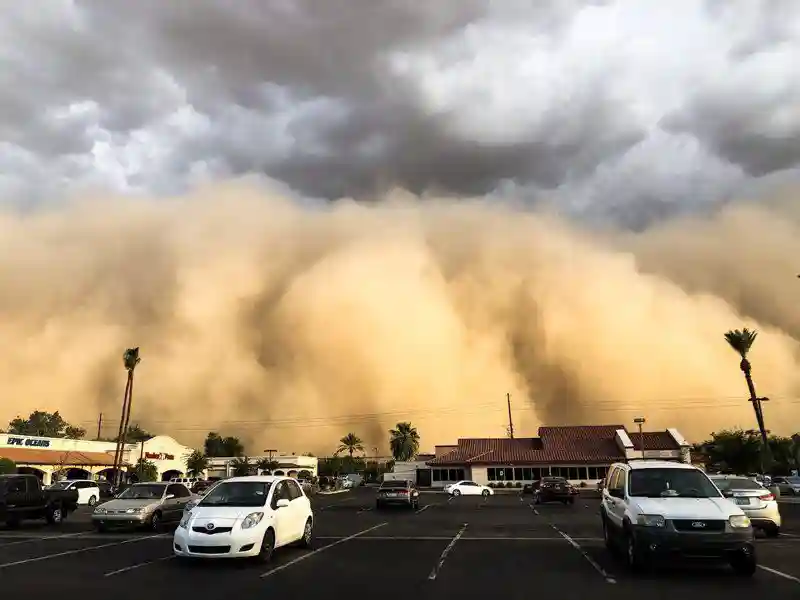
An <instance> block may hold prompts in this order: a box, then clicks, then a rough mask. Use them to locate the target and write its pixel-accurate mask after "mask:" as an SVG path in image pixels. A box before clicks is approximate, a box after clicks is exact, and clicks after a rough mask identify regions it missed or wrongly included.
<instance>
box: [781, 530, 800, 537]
mask: <svg viewBox="0 0 800 600" xmlns="http://www.w3.org/2000/svg"><path fill="white" fill-rule="evenodd" d="M781 536H786V537H790V538H800V535H794V534H793V533H783V532H782V531H781Z"/></svg>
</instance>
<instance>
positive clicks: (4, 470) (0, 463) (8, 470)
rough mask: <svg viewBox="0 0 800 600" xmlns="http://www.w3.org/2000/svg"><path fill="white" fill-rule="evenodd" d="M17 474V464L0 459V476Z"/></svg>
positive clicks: (6, 459)
mask: <svg viewBox="0 0 800 600" xmlns="http://www.w3.org/2000/svg"><path fill="white" fill-rule="evenodd" d="M16 472H17V464H16V463H15V462H14V461H13V460H11V459H10V458H2V457H0V475H12V474H14V473H16Z"/></svg>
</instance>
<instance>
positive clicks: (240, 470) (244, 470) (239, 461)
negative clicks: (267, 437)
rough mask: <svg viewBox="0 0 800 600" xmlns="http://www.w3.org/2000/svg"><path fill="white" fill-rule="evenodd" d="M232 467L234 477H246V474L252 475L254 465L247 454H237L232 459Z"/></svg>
mask: <svg viewBox="0 0 800 600" xmlns="http://www.w3.org/2000/svg"><path fill="white" fill-rule="evenodd" d="M231 467H233V476H234V477H244V476H245V475H250V473H251V472H252V470H253V465H252V464H250V459H249V458H247V457H246V456H237V457H236V458H234V459H233V460H232V461H231Z"/></svg>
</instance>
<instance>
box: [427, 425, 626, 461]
mask: <svg viewBox="0 0 800 600" xmlns="http://www.w3.org/2000/svg"><path fill="white" fill-rule="evenodd" d="M618 429H624V427H623V426H622V425H580V426H570V427H540V428H539V437H538V438H516V439H513V440H512V439H509V438H488V439H487V438H481V439H459V440H458V445H457V446H456V448H455V449H454V450H452V451H451V452H448V453H446V454H444V455H443V456H440V457H438V458H434V459H433V460H430V461H428V464H429V465H431V466H436V465H463V464H483V465H519V464H575V463H578V464H585V463H610V462H614V461H617V460H624V458H625V456H624V453H623V451H622V450H621V449H620V448H619V447H618V446H617V443H616V438H615V436H616V431H617V430H618Z"/></svg>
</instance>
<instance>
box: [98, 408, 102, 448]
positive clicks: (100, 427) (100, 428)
mask: <svg viewBox="0 0 800 600" xmlns="http://www.w3.org/2000/svg"><path fill="white" fill-rule="evenodd" d="M102 429H103V413H100V418H99V419H97V441H98V442H99V441H100V431H101V430H102Z"/></svg>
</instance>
